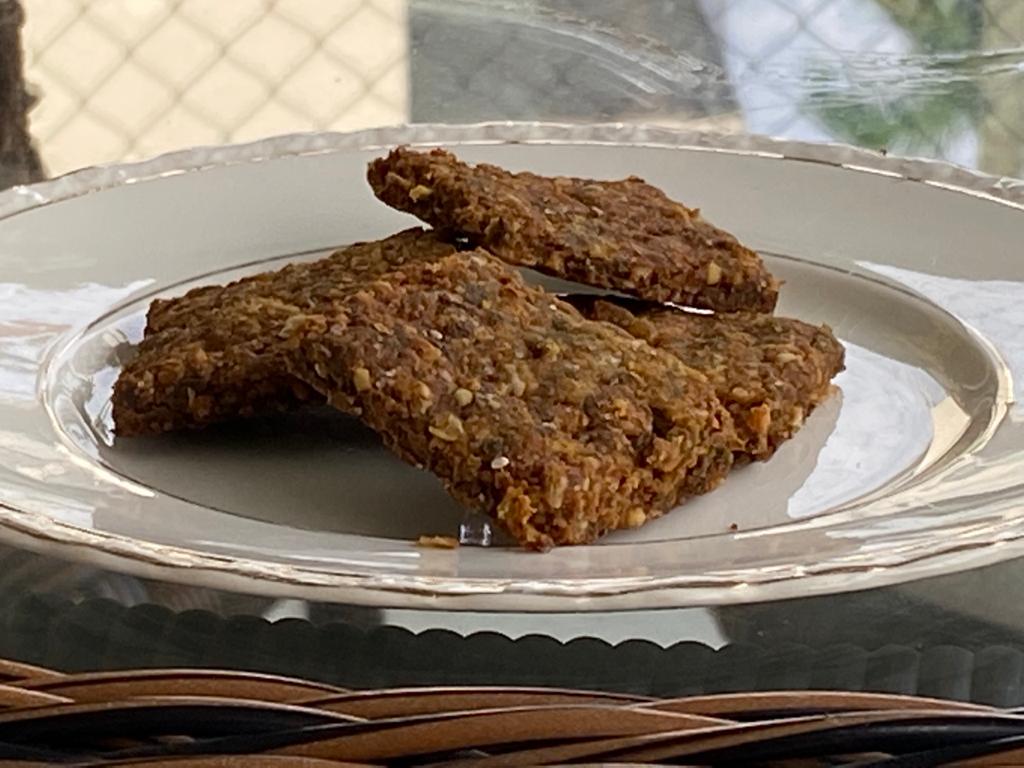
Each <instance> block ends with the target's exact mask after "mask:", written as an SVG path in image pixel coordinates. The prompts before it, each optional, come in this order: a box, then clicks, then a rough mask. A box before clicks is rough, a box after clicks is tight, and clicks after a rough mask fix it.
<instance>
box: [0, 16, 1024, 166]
mask: <svg viewBox="0 0 1024 768" xmlns="http://www.w3.org/2000/svg"><path fill="white" fill-rule="evenodd" d="M12 3H13V0H0V6H3V5H4V4H8V5H10V4H12ZM22 5H23V6H24V16H25V22H24V30H23V40H24V68H25V81H26V84H27V88H28V92H29V95H30V97H31V99H32V100H33V102H34V103H33V106H32V107H31V109H30V112H29V120H30V131H31V136H32V137H33V139H34V142H35V145H36V147H37V149H38V152H39V156H40V158H41V161H42V166H43V169H44V171H45V173H46V174H47V175H54V174H59V173H63V172H66V171H68V170H71V169H74V168H77V167H81V166H85V165H91V164H95V163H102V162H110V161H116V160H124V159H133V158H141V157H146V156H150V155H153V154H156V153H159V152H163V151H167V150H170V149H174V148H180V147H184V146H189V145H194V144H206V143H218V142H235V141H248V140H252V139H257V138H260V137H263V136H268V135H273V134H278V133H285V132H292V131H303V130H325V129H330V130H351V129H356V128H362V127H368V126H375V125H385V124H393V123H400V122H407V121H446V122H470V121H480V120H505V119H516V120H535V119H544V120H558V121H577V120H579V121H583V120H586V121H594V120H607V121H638V122H640V121H642V122H654V123H660V124H666V125H682V126H694V127H705V128H711V129H716V130H722V131H741V130H746V131H753V132H758V133H767V134H773V135H777V136H784V137H789V138H794V139H805V140H815V141H817V140H823V141H824V140H828V141H842V142H849V143H853V144H858V145H862V146H866V147H870V148H872V149H878V150H886V151H891V152H894V153H902V154H919V155H927V156H933V157H939V158H944V159H949V160H952V161H954V162H957V163H960V164H963V165H967V166H971V167H978V168H981V169H983V170H985V171H989V172H992V173H997V174H1006V175H1020V174H1021V166H1022V157H1021V153H1022V151H1024V143H1022V142H1021V140H1020V139H1021V134H1022V132H1024V120H1022V117H1024V79H1022V65H1024V50H1022V47H1021V46H1022V43H1024V2H1021V0H632V1H631V2H622V1H621V0H232V2H230V3H226V2H211V1H209V0H23V1H22Z"/></svg>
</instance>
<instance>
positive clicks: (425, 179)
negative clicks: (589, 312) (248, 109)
mask: <svg viewBox="0 0 1024 768" xmlns="http://www.w3.org/2000/svg"><path fill="white" fill-rule="evenodd" d="M368 179H369V182H370V185H371V186H372V187H373V191H374V193H375V194H376V195H377V197H379V198H380V199H381V200H382V201H384V202H385V203H387V204H388V205H390V206H392V207H394V208H397V209H399V210H401V211H406V212H408V213H411V214H414V215H416V216H418V217H419V218H420V219H422V220H423V221H425V222H427V223H428V224H431V225H432V226H434V227H436V228H438V229H444V230H448V231H451V232H452V233H454V234H458V235H463V236H466V237H467V238H468V239H469V240H470V241H471V242H472V243H474V244H476V245H478V246H481V247H483V248H485V249H487V250H488V251H490V252H491V253H493V254H494V255H495V256H497V257H498V258H500V259H502V260H503V261H506V262H508V263H510V264H516V265H519V266H525V267H532V268H534V269H536V270H538V271H540V272H545V273H548V274H551V275H555V276H557V277H561V278H565V279H567V280H573V281H576V282H579V283H583V284H586V285H591V286H598V287H603V288H608V289H611V290H614V291H618V292H622V293H626V294H629V295H631V296H637V297H639V298H642V299H648V300H651V301H656V302H676V303H680V304H686V305H690V306H695V307H703V308H708V309H714V310H719V311H728V312H731V311H737V310H752V311H759V312H771V311H772V310H773V309H774V307H775V302H776V299H777V297H778V283H777V282H776V281H775V279H774V278H773V277H772V276H771V275H770V274H769V273H768V271H767V269H766V268H765V266H764V263H763V262H762V261H761V258H760V257H759V256H758V255H757V254H756V253H754V252H753V251H752V250H750V249H749V248H746V247H744V246H743V245H741V244H740V243H738V242H737V241H736V239H735V238H734V237H733V236H732V235H730V234H728V233H727V232H723V231H722V230H720V229H718V228H717V227H715V226H713V225H711V224H710V223H709V222H707V221H706V220H704V219H703V218H702V217H701V216H700V212H699V211H697V210H695V209H692V208H687V207H686V206H684V205H681V204H680V203H677V202H675V201H673V200H670V199H669V198H668V197H667V196H666V195H665V193H663V192H662V191H661V190H659V189H657V188H655V187H653V186H651V185H650V184H646V183H645V182H644V181H643V180H641V179H638V178H636V177H630V178H628V179H625V180H622V181H593V180H590V179H576V178H567V177H555V178H548V177H544V176H537V175H535V174H532V173H509V172H508V171H505V170H503V169H501V168H497V167H495V166H493V165H484V164H481V165H477V166H470V165H467V164H466V163H463V162H460V161H459V160H458V159H456V157H455V156H454V155H452V154H450V153H448V152H446V151H444V150H441V149H435V150H432V151H430V152H428V153H424V152H416V151H413V150H410V149H406V148H399V149H396V150H394V151H392V152H391V153H390V154H389V155H388V156H387V157H386V158H381V159H378V160H375V161H373V162H372V163H370V167H369V171H368Z"/></svg>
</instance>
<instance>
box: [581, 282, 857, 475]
mask: <svg viewBox="0 0 1024 768" xmlns="http://www.w3.org/2000/svg"><path fill="white" fill-rule="evenodd" d="M572 302H573V304H574V305H575V306H576V307H577V308H578V309H580V310H581V311H582V312H583V314H584V315H585V316H587V317H589V318H591V319H594V320H603V321H606V322H610V323H614V324H615V325H617V326H619V327H621V328H624V329H626V330H627V331H629V332H630V333H631V334H632V335H634V336H636V337H637V338H639V339H643V340H644V341H646V342H647V343H648V344H650V345H652V346H654V347H657V348H659V349H663V350H665V351H666V352H671V353H672V354H673V355H675V356H676V357H678V358H679V359H680V360H681V361H683V362H684V363H685V364H686V365H689V366H691V367H693V368H696V369H697V370H699V371H701V372H702V373H703V374H704V375H705V376H707V378H708V380H709V381H711V382H712V384H713V385H714V387H715V391H716V392H717V393H718V398H719V399H720V400H721V401H722V403H723V404H724V405H725V407H726V408H728V409H729V412H730V413H731V414H732V417H733V422H734V424H735V428H736V432H737V434H738V435H739V437H740V439H741V440H742V441H743V444H744V447H743V449H742V450H743V453H745V454H747V455H749V456H750V457H751V458H754V459H767V458H768V457H770V456H771V455H772V454H773V453H774V452H775V450H776V449H777V448H778V447H779V445H781V444H782V443H783V442H784V441H786V440H788V439H789V438H790V437H792V436H793V434H795V433H796V431H797V430H798V429H799V428H800V427H801V425H802V424H803V422H804V419H805V418H806V417H807V415H808V414H809V413H810V412H811V411H812V410H813V409H814V407H815V406H816V405H818V404H819V403H820V402H822V401H823V400H824V399H825V398H826V397H828V395H829V393H830V392H831V390H832V385H831V381H832V379H833V378H834V377H835V376H836V374H838V373H839V372H840V371H842V370H843V357H844V350H843V345H842V344H840V343H839V341H838V340H837V339H836V338H835V336H833V335H832V331H831V330H830V329H829V328H828V327H827V326H814V325H810V324H808V323H804V322H801V321H799V320H792V319H790V318H784V317H774V316H772V315H757V314H748V313H739V314H734V315H728V314H727V315H701V314H696V313H690V312H683V311H680V310H676V309H668V308H661V307H658V308H651V307H647V308H643V309H637V308H636V307H632V308H631V309H632V310H633V311H631V309H627V308H626V307H625V306H622V303H613V302H609V301H606V300H600V299H599V300H594V299H593V298H587V297H574V298H573V299H572Z"/></svg>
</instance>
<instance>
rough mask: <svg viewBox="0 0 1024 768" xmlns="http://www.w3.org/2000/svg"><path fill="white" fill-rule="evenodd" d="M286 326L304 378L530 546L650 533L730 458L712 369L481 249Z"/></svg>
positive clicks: (414, 268) (412, 271)
mask: <svg viewBox="0 0 1024 768" xmlns="http://www.w3.org/2000/svg"><path fill="white" fill-rule="evenodd" d="M290 329H291V331H292V332H293V334H294V335H295V336H296V337H297V339H296V344H295V345H290V346H293V347H294V349H295V352H294V354H292V355H291V356H290V357H289V361H290V364H291V366H292V371H293V373H294V374H295V375H296V376H297V377H298V378H300V379H302V380H304V381H306V382H307V383H309V384H310V385H311V386H312V387H313V388H314V389H316V390H318V391H319V392H321V393H322V394H323V395H324V396H325V397H326V399H327V400H328V402H330V403H332V404H334V405H336V406H337V407H339V408H341V409H342V410H344V411H346V412H356V413H359V414H360V415H361V418H362V419H363V421H364V422H365V423H366V424H367V425H369V426H370V427H371V428H373V429H374V430H376V431H377V432H378V433H379V434H380V435H381V436H382V438H383V440H384V442H385V444H386V445H387V446H388V447H390V448H391V449H392V450H394V451H395V452H396V453H397V454H398V455H399V456H401V457H402V458H404V459H405V460H406V461H408V462H410V463H412V464H414V465H417V466H420V467H425V468H427V469H429V470H430V471H432V472H434V473H435V474H436V475H438V476H439V477H440V478H441V479H442V480H443V481H444V483H445V485H446V487H447V488H448V490H449V492H450V493H451V494H452V495H453V496H454V497H455V498H456V499H457V500H458V501H459V502H461V503H462V504H464V505H466V506H468V507H471V508H474V509H477V510H479V511H482V512H485V513H488V514H490V515H492V516H493V517H494V518H496V519H497V521H498V522H499V523H500V524H501V525H502V526H503V527H504V528H505V529H507V530H508V532H509V533H510V534H511V535H512V536H513V537H514V538H515V539H516V540H517V541H519V542H520V543H522V544H523V545H525V546H526V547H530V548H535V549H545V548H548V547H550V546H553V545H559V544H584V543H587V542H592V541H594V540H595V539H596V538H598V537H599V536H600V535H602V534H603V533H605V532H606V531H610V530H613V529H616V528H625V527H635V526H637V525H640V524H642V523H643V522H644V521H646V520H649V519H651V518H653V517H656V516H658V515H660V514H662V513H664V512H665V511H667V510H669V509H671V508H672V507H673V506H674V505H676V504H677V503H678V502H679V501H680V499H681V498H683V497H684V496H686V495H689V494H692V493H697V492H702V491H705V490H709V489H710V488H713V487H714V486H716V485H717V484H718V483H719V482H720V481H721V480H722V478H723V477H724V476H725V474H726V472H727V471H728V469H729V467H730V465H731V462H732V456H731V449H732V447H734V446H735V444H736V443H735V434H734V433H733V432H732V428H731V425H730V418H729V414H728V413H727V412H726V411H725V409H724V408H722V406H721V404H720V403H719V402H718V399H717V398H716V397H715V394H714V390H713V388H712V387H711V385H710V384H709V383H708V381H707V380H706V379H705V378H704V377H703V376H702V375H701V374H700V373H697V372H696V371H693V370H691V369H690V368H688V367H686V366H685V365H683V364H682V363H681V362H680V361H679V360H678V359H676V358H675V357H673V356H671V355H669V354H666V353H664V352H662V351H659V350H656V349H654V348H653V347H651V346H649V345H648V344H646V343H645V342H643V341H641V340H639V339H635V338H633V337H632V336H630V335H629V334H628V333H626V332H624V331H623V330H621V329H619V328H616V327H614V326H612V325H609V324H606V323H594V322H591V321H589V320H586V319H584V318H583V317H582V316H581V315H580V314H579V313H578V312H577V311H576V310H574V309H573V308H572V307H570V306H569V305H567V304H564V303H563V302H561V301H559V300H558V299H557V298H555V297H553V296H551V295H550V294H547V293H545V292H544V291H542V290H540V289H538V288H534V287H530V286H527V285H526V283H525V282H524V281H523V279H522V278H521V276H520V275H519V274H518V273H517V272H516V271H515V270H514V269H511V268H509V267H507V266H506V265H504V264H502V263H500V262H498V261H497V260H495V259H493V258H492V257H491V256H490V255H488V254H485V253H484V252H482V251H474V252H471V253H468V254H459V255H457V256H454V257H448V258H444V259H441V260H439V261H435V262H430V263H416V264H409V265H407V266H406V267H403V268H401V269H400V270H399V271H396V272H392V273H390V274H388V275H387V276H386V277H384V278H382V279H381V280H380V281H378V282H375V283H373V284H371V285H367V286H364V287H363V288H362V289H360V290H359V291H356V292H354V293H352V294H350V295H348V296H343V297H340V298H339V299H338V300H337V301H335V302H334V304H333V306H332V307H331V311H330V312H328V313H325V314H322V315H308V316H306V317H305V318H304V319H303V321H302V322H301V323H300V322H296V323H295V324H294V325H292V326H290Z"/></svg>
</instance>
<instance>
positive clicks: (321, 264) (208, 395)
mask: <svg viewBox="0 0 1024 768" xmlns="http://www.w3.org/2000/svg"><path fill="white" fill-rule="evenodd" d="M454 251H455V249H454V247H453V246H451V245H449V244H447V243H444V242H442V241H441V240H440V239H438V237H437V236H436V235H435V234H434V233H432V232H427V231H425V230H423V229H420V228H417V229H411V230H407V231H405V232H401V233H399V234H396V235H393V236H391V237H388V238H386V239H384V240H379V241H374V242H367V243H357V244H355V245H351V246H349V247H347V248H343V249H342V250H340V251H337V252H336V253H334V254H332V255H331V256H328V257H327V258H325V259H321V260H319V261H315V262H311V263H304V264H293V265H290V266H287V267H285V268H283V269H281V270H278V271H276V272H268V273H264V274H260V275H255V276H253V277H248V278H245V279H243V280H239V281H238V282H235V283H231V284H230V285H226V286H206V287H202V288H197V289H195V290H193V291H190V292H188V293H187V294H185V295H184V296H181V297H179V298H175V299H170V300H166V301H165V300H157V301H155V302H153V305H152V306H151V308H150V311H149V315H148V318H147V328H146V333H145V336H144V338H143V340H142V342H141V343H140V344H139V347H138V350H137V356H136V357H135V359H134V360H133V361H132V362H130V363H129V364H128V365H127V366H125V368H124V369H123V370H122V372H121V375H120V377H119V378H118V380H117V382H116V384H115V386H114V393H113V409H114V423H115V427H116V430H117V434H118V435H119V436H121V437H125V436H131V435H141V434H152V433H157V432H164V431H167V430H172V429H180V428H185V427H201V426H204V425H206V424H209V423H211V422H215V421H220V420H222V419H226V418H230V417H234V416H249V415H252V414H254V413H261V412H267V411H274V410H282V409H284V408H288V407H291V406H293V405H294V404H295V403H296V402H301V401H302V400H306V399H309V398H310V397H311V396H313V393H312V392H311V391H310V390H309V388H308V387H306V386H305V385H304V384H303V383H302V382H300V381H297V380H295V379H294V378H292V377H291V376H290V375H289V374H288V373H287V369H286V365H285V362H284V357H283V354H284V352H283V350H282V349H281V345H282V335H283V333H284V331H285V330H286V329H287V327H288V323H289V321H290V319H291V318H292V317H294V316H295V315H297V314H300V313H304V312H306V313H308V312H314V311H320V310H321V309H322V308H323V306H325V305H326V304H327V303H329V302H330V301H332V300H333V299H334V298H335V297H337V296H338V295H341V294H344V293H345V292H346V291H351V290H353V289H354V288H355V287H356V286H359V285H361V284H364V283H366V282H369V281H372V280H373V279H375V278H377V277H379V276H380V275H381V274H383V273H385V272H387V271H388V270H390V269H394V268H395V267H398V266H400V265H402V264H405V263H407V262H409V261H416V260H420V259H426V260H429V259H435V258H440V257H442V256H446V255H449V254H451V253H454ZM285 335H286V334H285ZM317 397H318V396H317Z"/></svg>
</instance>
